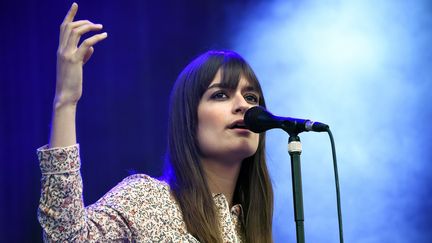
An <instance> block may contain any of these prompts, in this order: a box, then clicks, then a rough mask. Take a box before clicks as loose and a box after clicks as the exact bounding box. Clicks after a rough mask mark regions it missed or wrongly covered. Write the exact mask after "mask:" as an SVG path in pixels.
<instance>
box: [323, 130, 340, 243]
mask: <svg viewBox="0 0 432 243" xmlns="http://www.w3.org/2000/svg"><path fill="white" fill-rule="evenodd" d="M327 133H328V135H329V137H330V143H331V148H332V155H333V167H334V174H335V183H336V201H337V211H338V221H339V241H340V242H341V243H343V242H344V240H343V226H342V210H341V203H340V191H339V175H338V168H337V159H336V148H335V143H334V139H333V134H332V133H331V131H330V128H329V127H327Z"/></svg>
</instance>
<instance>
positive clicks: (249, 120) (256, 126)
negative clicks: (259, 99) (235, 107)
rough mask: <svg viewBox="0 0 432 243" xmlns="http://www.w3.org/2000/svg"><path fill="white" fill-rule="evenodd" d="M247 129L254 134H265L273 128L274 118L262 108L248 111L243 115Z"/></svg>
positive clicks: (257, 107)
mask: <svg viewBox="0 0 432 243" xmlns="http://www.w3.org/2000/svg"><path fill="white" fill-rule="evenodd" d="M244 122H245V125H246V127H247V129H249V130H251V131H252V132H255V133H261V132H265V131H267V130H268V129H271V128H274V127H275V122H274V116H273V115H272V114H271V113H270V112H268V111H267V110H266V109H265V108H264V107H262V106H254V107H252V108H250V109H248V110H247V111H246V113H245V115H244Z"/></svg>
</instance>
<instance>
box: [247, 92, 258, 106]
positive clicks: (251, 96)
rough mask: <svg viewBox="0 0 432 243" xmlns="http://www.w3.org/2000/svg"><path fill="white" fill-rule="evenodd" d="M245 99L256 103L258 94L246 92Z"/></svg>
mask: <svg viewBox="0 0 432 243" xmlns="http://www.w3.org/2000/svg"><path fill="white" fill-rule="evenodd" d="M245 100H246V101H247V102H249V103H251V104H258V102H259V99H258V96H257V95H255V94H246V95H245Z"/></svg>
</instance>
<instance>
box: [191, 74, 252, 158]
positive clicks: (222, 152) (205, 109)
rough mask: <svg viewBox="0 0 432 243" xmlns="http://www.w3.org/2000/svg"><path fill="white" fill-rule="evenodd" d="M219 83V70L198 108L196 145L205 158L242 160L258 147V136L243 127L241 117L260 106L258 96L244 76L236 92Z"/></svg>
mask: <svg viewBox="0 0 432 243" xmlns="http://www.w3.org/2000/svg"><path fill="white" fill-rule="evenodd" d="M220 81H221V71H220V70H219V71H218V72H217V73H216V76H215V78H214V79H213V81H212V82H211V83H210V85H209V87H208V88H207V90H206V91H205V92H204V95H203V96H202V98H201V100H200V103H199V105H198V142H199V146H200V149H201V153H202V156H204V157H206V158H212V159H217V160H222V161H233V162H235V161H241V160H243V159H245V158H247V157H249V156H252V155H253V154H254V153H255V152H256V150H257V148H258V141H259V134H256V133H253V132H251V131H249V130H247V129H246V128H245V127H244V122H243V116H244V113H245V112H246V110H247V109H249V108H250V107H252V106H256V105H258V104H259V99H260V97H259V93H258V91H256V90H255V89H253V88H252V85H250V84H249V81H248V80H247V79H246V78H245V77H244V76H243V75H241V77H240V81H239V84H238V86H237V88H236V89H235V90H230V89H226V88H223V87H221V86H220Z"/></svg>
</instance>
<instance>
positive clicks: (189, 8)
mask: <svg viewBox="0 0 432 243" xmlns="http://www.w3.org/2000/svg"><path fill="white" fill-rule="evenodd" d="M77 3H78V5H79V9H78V14H77V16H76V20H78V19H89V20H90V21H92V22H95V23H102V24H103V25H104V31H106V32H108V38H107V39H106V40H105V41H103V42H102V43H99V44H97V45H96V46H95V53H94V54H93V56H92V58H91V59H90V61H89V62H88V63H87V64H86V65H85V66H84V92H83V97H82V98H81V100H80V102H79V106H78V112H77V121H76V122H77V139H78V142H79V143H80V147H81V158H82V167H81V168H82V169H81V171H82V175H83V180H84V200H85V204H86V205H88V204H91V203H93V202H95V201H96V200H97V199H99V198H100V197H101V196H103V195H104V193H106V192H107V191H108V190H109V189H110V188H112V187H113V186H115V185H116V184H117V183H118V182H119V181H120V180H122V179H123V178H124V177H125V176H127V175H128V174H129V173H130V172H131V171H139V172H144V173H147V174H149V175H152V176H158V175H159V174H160V173H161V171H162V165H163V156H164V152H165V143H166V139H165V138H166V131H165V130H166V119H167V101H168V97H169V92H170V89H171V86H172V84H173V82H174V81H175V79H176V77H177V75H178V74H179V72H180V71H181V70H182V68H183V67H184V66H185V65H187V63H188V62H189V61H191V60H192V59H193V58H194V57H195V56H197V55H199V54H200V53H202V52H204V51H206V50H209V49H229V48H230V43H229V41H228V39H229V37H230V35H232V34H233V33H235V32H236V31H237V28H239V25H236V23H237V20H238V21H240V20H241V18H242V17H243V16H244V14H245V13H247V9H248V8H249V7H251V6H253V5H254V4H256V3H257V1H246V0H243V1H235V3H232V1H222V0H218V1H216V0H213V1H198V0H196V1H139V0H133V1H91V2H90V1H78V2H77ZM71 4H72V2H71V1H52V0H51V1H29V0H28V1H2V2H1V5H0V13H1V14H0V30H1V32H0V40H1V43H0V44H1V45H0V60H1V63H0V81H1V86H0V183H1V186H0V188H1V192H0V197H1V198H0V241H2V242H39V241H41V228H40V226H39V224H38V222H37V216H36V211H37V207H38V201H39V195H40V176H41V175H40V170H39V166H38V162H37V158H36V149H37V148H38V147H40V146H42V145H44V144H46V143H48V138H49V130H50V120H51V112H52V99H53V95H54V88H55V66H56V49H57V45H58V34H59V33H58V32H59V26H60V24H61V22H62V20H63V18H64V16H65V14H66V12H67V10H68V9H69V7H70V5H71ZM88 36H89V35H86V36H85V37H88ZM85 37H84V38H85ZM84 38H83V39H84Z"/></svg>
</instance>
